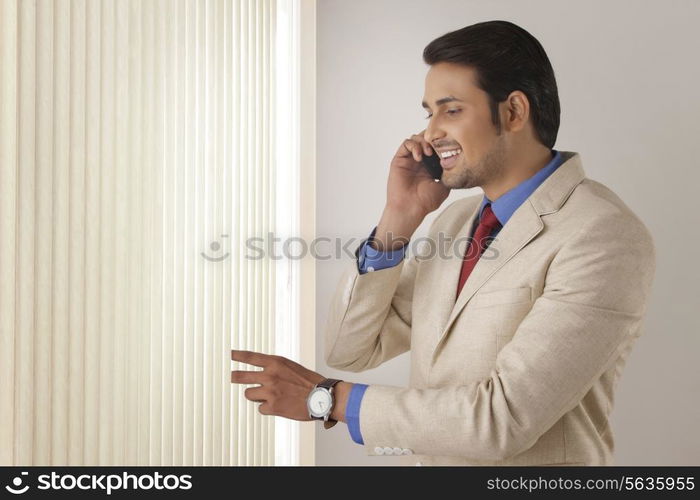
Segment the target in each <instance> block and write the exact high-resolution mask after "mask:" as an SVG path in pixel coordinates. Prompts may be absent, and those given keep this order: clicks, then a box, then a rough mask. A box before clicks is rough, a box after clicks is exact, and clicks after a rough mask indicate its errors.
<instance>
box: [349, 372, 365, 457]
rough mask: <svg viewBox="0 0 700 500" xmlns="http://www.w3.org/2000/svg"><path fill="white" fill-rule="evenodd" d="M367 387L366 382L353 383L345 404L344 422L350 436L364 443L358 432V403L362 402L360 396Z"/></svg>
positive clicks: (358, 442)
mask: <svg viewBox="0 0 700 500" xmlns="http://www.w3.org/2000/svg"><path fill="white" fill-rule="evenodd" d="M367 387H369V386H368V385H366V384H353V386H352V389H351V390H350V396H348V402H347V403H346V405H345V422H346V424H347V426H348V430H349V431H350V437H351V438H352V440H353V441H355V442H356V443H357V444H365V442H364V441H363V440H362V433H361V432H360V403H362V396H364V394H365V390H367Z"/></svg>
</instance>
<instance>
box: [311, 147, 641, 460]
mask: <svg viewBox="0 0 700 500" xmlns="http://www.w3.org/2000/svg"><path fill="white" fill-rule="evenodd" d="M562 155H563V157H564V163H563V164H562V165H561V166H560V167H559V168H558V169H557V170H555V171H554V172H553V173H552V174H551V175H550V176H549V177H548V178H547V179H546V180H545V181H544V182H543V183H542V184H541V185H540V186H539V187H538V188H537V190H536V191H534V192H533V193H532V195H531V196H530V197H529V198H528V199H527V200H526V201H525V202H524V203H523V204H522V205H521V206H520V207H519V208H518V209H517V210H516V211H515V213H514V214H513V216H512V217H511V218H510V220H509V221H508V222H507V223H506V225H505V226H503V228H502V229H501V231H500V233H499V234H498V236H497V238H496V239H494V240H493V241H492V242H491V244H490V246H489V248H488V249H487V250H486V252H485V253H484V254H483V256H482V257H481V259H480V260H479V262H478V263H477V265H476V267H475V268H474V270H473V271H472V273H471V275H470V276H469V279H468V280H467V282H466V284H465V285H464V288H463V289H462V291H461V293H460V295H459V297H458V298H457V300H456V301H455V296H456V290H457V280H458V277H459V272H460V269H461V265H462V257H463V254H464V250H465V248H466V243H467V241H466V238H467V237H468V235H469V234H470V232H469V229H470V228H471V227H472V224H473V222H474V220H475V218H476V216H477V215H478V209H479V206H480V202H481V199H482V196H481V195H478V196H471V197H467V198H463V199H460V200H457V201H455V202H453V203H451V204H450V205H449V206H447V207H446V208H445V209H444V210H442V212H441V213H440V214H439V215H438V217H437V218H436V219H435V220H434V222H433V223H432V225H431V226H430V229H429V237H430V238H431V239H432V241H434V242H435V243H436V244H434V245H426V246H424V247H423V248H424V251H415V252H413V255H411V254H410V252H409V254H408V255H407V257H406V258H405V259H404V260H403V261H402V262H401V263H400V264H399V265H397V266H395V267H391V268H388V269H382V270H378V271H374V272H368V273H366V274H360V273H359V272H358V269H357V262H356V261H352V262H349V263H348V265H347V268H346V269H345V271H344V273H343V275H342V277H341V279H340V282H339V284H338V286H337V289H336V291H335V294H334V296H333V298H332V300H331V306H330V311H329V316H328V321H327V324H326V327H325V332H324V335H325V358H326V362H327V364H328V365H329V366H331V367H334V368H338V369H341V370H346V371H351V372H360V371H363V370H368V369H370V368H374V367H376V366H379V365H380V364H382V363H383V362H384V361H387V360H389V359H391V358H393V357H395V356H398V355H399V354H402V353H404V352H406V351H409V350H410V357H411V369H410V383H409V387H394V386H388V385H370V386H369V387H368V388H367V391H366V392H365V394H364V397H363V399H362V404H361V406H360V430H361V432H362V436H363V439H364V443H365V444H364V446H365V449H366V452H367V453H368V454H369V455H382V454H386V453H387V452H385V450H389V449H391V450H393V449H395V450H396V452H395V453H398V452H401V454H402V457H403V458H402V462H403V463H405V464H416V465H554V464H556V465H559V464H566V465H581V464H584V465H611V464H613V449H614V440H613V433H612V429H611V427H610V421H609V416H610V412H611V410H612V408H613V402H614V389H615V386H616V384H617V382H618V380H619V378H620V374H621V372H622V369H623V367H624V365H625V362H626V359H627V357H628V355H629V353H630V350H631V348H632V346H633V344H634V342H635V340H636V339H637V337H638V336H639V335H640V332H641V327H642V323H643V318H644V315H645V310H646V308H647V302H648V298H649V295H650V289H651V284H652V280H653V276H654V271H655V248H654V243H653V240H652V237H651V235H650V233H649V231H648V230H647V228H646V227H645V225H644V224H643V223H642V221H641V220H640V219H639V218H638V217H637V216H636V215H635V214H634V213H633V212H632V211H631V210H630V209H629V208H628V207H627V206H626V205H625V204H624V203H623V202H622V200H621V199H620V198H619V197H618V196H617V195H615V193H613V192H612V191H611V190H610V189H608V188H607V187H605V186H604V185H603V184H601V183H599V182H596V181H593V180H591V179H588V178H587V177H586V176H585V173H584V171H583V167H582V164H581V158H580V156H579V154H578V153H573V152H562ZM440 233H442V235H443V236H442V239H443V240H445V239H447V238H453V239H456V238H462V239H461V243H459V244H457V247H456V248H452V249H451V250H450V251H449V252H447V251H445V252H443V254H442V255H439V254H437V253H436V246H438V245H437V243H438V239H439V234H440ZM459 247H461V251H459V250H458V248H459ZM358 248H359V247H358ZM431 249H432V253H431V252H430V251H429V250H431ZM356 254H357V251H356Z"/></svg>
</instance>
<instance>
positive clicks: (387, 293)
mask: <svg viewBox="0 0 700 500" xmlns="http://www.w3.org/2000/svg"><path fill="white" fill-rule="evenodd" d="M363 243H364V242H363ZM361 246H362V244H361V245H360V246H359V247H358V250H359V248H360V247H361ZM355 253H356V254H357V251H356V252H355ZM417 265H418V263H417V261H416V258H415V256H408V255H407V256H406V257H405V258H404V259H403V260H402V261H401V262H400V263H399V264H397V265H395V266H393V267H389V268H386V269H381V270H378V271H373V272H368V273H364V274H360V273H359V271H358V266H357V261H356V260H353V261H352V262H350V263H348V265H347V266H346V268H345V270H344V271H343V274H342V276H341V278H340V281H339V283H338V285H337V287H336V290H335V293H334V295H333V297H332V299H331V305H330V308H329V312H328V319H327V322H326V327H325V330H324V337H325V358H326V364H327V365H328V366H330V367H333V368H338V369H341V370H346V371H350V372H359V371H363V370H368V369H370V368H374V367H376V366H379V365H380V364H382V363H383V362H384V361H387V360H389V359H391V358H393V357H395V356H398V355H399V354H402V353H404V352H406V351H408V349H409V348H410V346H411V307H412V299H413V284H414V280H415V277H416V270H417Z"/></svg>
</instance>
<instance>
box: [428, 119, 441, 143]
mask: <svg viewBox="0 0 700 500" xmlns="http://www.w3.org/2000/svg"><path fill="white" fill-rule="evenodd" d="M443 135H444V134H443V133H442V132H441V131H440V130H438V129H437V128H436V127H435V125H434V124H433V119H432V118H430V119H429V120H428V126H427V127H425V131H424V133H423V138H424V139H425V140H426V141H427V142H428V143H430V145H431V146H432V145H433V144H435V140H436V139H439V138H440V137H442V136H443Z"/></svg>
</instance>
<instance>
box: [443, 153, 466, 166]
mask: <svg viewBox="0 0 700 500" xmlns="http://www.w3.org/2000/svg"><path fill="white" fill-rule="evenodd" d="M461 156H462V151H460V152H459V153H458V154H456V155H452V156H448V157H447V158H440V166H441V167H442V168H443V169H447V170H449V169H450V168H452V167H454V166H455V164H456V163H457V159H458V158H460V157H461Z"/></svg>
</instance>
